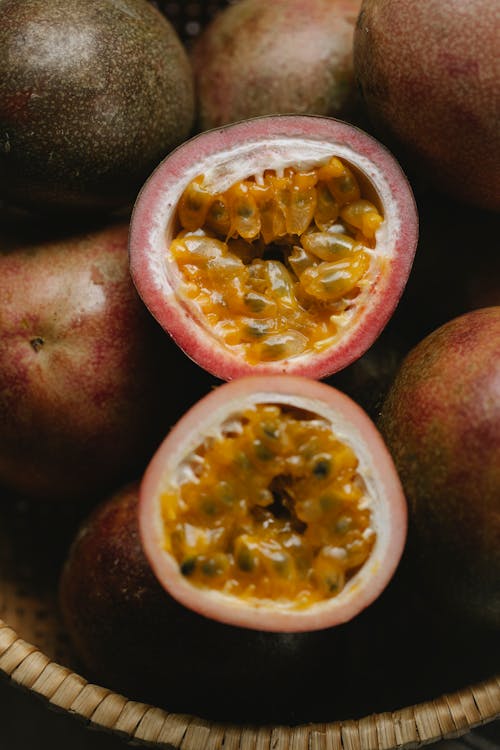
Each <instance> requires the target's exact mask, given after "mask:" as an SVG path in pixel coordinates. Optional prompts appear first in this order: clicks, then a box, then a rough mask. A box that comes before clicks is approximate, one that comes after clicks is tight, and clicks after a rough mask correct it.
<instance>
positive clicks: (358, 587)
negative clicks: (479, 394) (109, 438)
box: [139, 376, 406, 632]
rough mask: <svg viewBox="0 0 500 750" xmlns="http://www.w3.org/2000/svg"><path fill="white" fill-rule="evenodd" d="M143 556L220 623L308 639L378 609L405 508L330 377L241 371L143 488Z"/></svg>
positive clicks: (202, 407)
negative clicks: (327, 380)
mask: <svg viewBox="0 0 500 750" xmlns="http://www.w3.org/2000/svg"><path fill="white" fill-rule="evenodd" d="M140 499H141V500H140V509H139V526H140V532H141V538H142V543H143V548H144V551H145V553H146V556H147V557H148V559H149V561H150V563H151V566H152V568H153V571H154V572H155V574H156V576H157V578H158V580H159V581H160V583H161V584H162V585H163V586H164V587H165V589H166V590H167V591H168V592H169V593H170V594H171V595H172V597H173V598H174V599H177V600H178V601H179V602H180V603H181V604H183V605H185V606H186V607H189V608H190V609H193V610H194V611H196V612H198V613H200V614H202V615H204V616H206V617H209V618H212V619H215V620H217V621H220V622H224V623H228V624H230V625H236V626H239V627H245V628H251V629H256V630H263V631H277V632H305V631H312V630H318V629H323V628H330V627H332V626H334V625H339V624H340V623H343V622H347V621H349V620H350V619H352V618H353V617H354V616H355V615H356V614H358V613H359V612H360V611H361V610H363V609H364V608H365V607H366V606H368V605H369V604H370V603H371V602H372V601H374V600H375V599H376V598H377V597H378V595H379V594H380V593H381V592H382V590H383V589H384V588H385V586H386V585H387V583H388V582H389V580H390V578H391V577H392V574H393V573H394V570H395V569H396V566H397V564H398V562H399V559H400V556H401V554H402V550H403V545H404V541H405V534H406V525H405V521H406V508H405V501H404V497H403V494H402V491H401V486H400V484H399V480H398V477H397V474H396V471H395V469H394V466H393V464H392V461H391V459H390V457H389V454H388V453H387V450H386V448H385V445H384V443H383V441H382V439H381V437H380V435H379V433H378V432H377V430H376V428H375V427H374V425H373V423H372V422H371V420H370V419H369V417H368V416H367V415H366V413H365V412H364V411H363V410H362V409H361V408H360V407H358V406H357V404H355V402H353V401H352V400H351V399H349V398H348V397H347V396H345V395H344V394H342V393H341V392H339V391H337V390H335V389H333V388H331V387H330V386H328V385H326V384H325V383H318V382H317V381H313V380H309V379H306V378H297V377H293V376H272V377H265V376H249V377H247V378H240V379H239V380H235V381H233V382H231V383H226V384H224V385H222V386H220V387H219V388H217V389H216V390H214V391H212V392H211V393H210V394H209V395H208V396H206V397H205V398H204V399H202V400H201V401H199V402H198V403H197V404H196V405H195V406H194V407H193V408H192V409H191V410H190V411H189V412H188V413H187V414H186V415H184V417H183V418H182V419H181V420H180V421H179V422H178V423H177V425H176V426H175V427H174V428H173V430H172V431H171V432H170V434H169V435H168V436H167V438H166V439H165V440H164V442H163V443H162V444H161V446H160V447H159V449H158V451H157V452H156V454H155V456H154V457H153V459H152V461H151V463H150V464H149V466H148V468H147V470H146V473H145V475H144V478H143V480H142V483H141V489H140Z"/></svg>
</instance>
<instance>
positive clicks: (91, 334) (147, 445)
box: [0, 223, 207, 501]
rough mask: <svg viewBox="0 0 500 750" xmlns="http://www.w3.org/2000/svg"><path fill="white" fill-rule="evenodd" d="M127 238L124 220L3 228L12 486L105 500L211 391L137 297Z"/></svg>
mask: <svg viewBox="0 0 500 750" xmlns="http://www.w3.org/2000/svg"><path fill="white" fill-rule="evenodd" d="M42 237H44V238H45V239H44V240H43V241H42V240H41V238H42ZM127 237H128V224H126V223H119V224H115V225H111V226H106V227H102V226H101V227H100V228H99V229H94V231H92V232H88V233H81V234H77V235H74V234H71V235H69V236H64V237H62V236H60V237H59V238H58V239H57V240H54V239H52V240H50V241H49V240H48V239H47V237H46V234H45V231H44V232H41V231H40V235H38V234H37V233H36V232H33V233H32V236H31V238H30V239H29V241H28V240H26V241H24V242H20V241H19V236H18V235H17V233H16V232H15V231H13V232H11V234H10V236H9V237H8V238H7V237H6V236H4V235H3V233H2V238H1V241H0V299H1V300H2V310H1V315H0V483H1V484H3V485H5V486H6V487H7V488H9V490H10V491H11V492H17V493H19V494H20V495H23V496H26V497H31V498H47V499H59V500H67V501H71V500H77V499H78V500H85V499H87V500H89V499H90V500H91V499H95V500H97V499H98V497H99V496H100V495H101V494H104V493H108V492H109V491H111V490H112V489H113V488H114V487H115V486H117V484H120V483H121V482H122V481H125V480H126V479H127V478H134V477H135V476H136V475H137V473H138V472H140V471H141V470H142V469H143V468H144V466H145V465H146V462H147V461H148V460H149V458H150V456H151V453H152V452H153V450H155V448H156V447H157V445H158V444H159V442H160V440H161V438H162V437H163V435H164V432H165V429H166V427H167V426H168V425H169V424H170V423H171V422H175V421H176V420H177V419H178V418H179V416H180V414H181V413H182V409H183V408H187V406H188V405H190V404H191V401H190V398H193V400H194V399H195V398H196V393H197V390H196V389H197V388H198V387H200V388H202V389H203V390H202V391H201V392H205V391H206V388H207V384H206V383H204V384H203V385H201V378H200V376H201V375H202V374H203V375H204V373H202V371H200V370H199V368H196V367H195V366H194V365H192V363H190V362H189V360H187V358H186V357H184V356H183V355H182V353H181V352H179V351H178V348H177V347H175V346H174V345H173V344H172V345H171V346H167V347H165V344H166V343H167V344H168V343H169V342H165V340H164V339H165V337H164V334H163V331H162V330H161V329H160V327H159V326H157V325H156V323H155V321H154V320H153V319H152V318H151V316H150V315H149V314H148V312H147V310H146V309H145V308H144V305H143V304H142V302H141V300H140V298H139V297H138V295H137V293H136V291H135V288H134V285H133V283H132V281H131V279H130V274H129V269H128V254H127ZM16 238H17V239H16ZM191 365H192V367H191ZM191 369H192V370H194V371H195V372H194V373H193V372H191ZM198 373H199V376H198ZM193 375H195V376H196V377H193ZM187 382H190V384H191V393H190V394H189V395H188V394H187V392H186V390H187V389H186V386H185V384H186V383H187ZM172 393H175V398H174V397H173V395H172Z"/></svg>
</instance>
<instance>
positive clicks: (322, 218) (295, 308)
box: [129, 115, 418, 380]
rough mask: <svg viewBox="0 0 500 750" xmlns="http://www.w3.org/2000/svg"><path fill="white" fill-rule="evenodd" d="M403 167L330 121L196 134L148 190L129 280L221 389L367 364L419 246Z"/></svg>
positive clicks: (253, 123)
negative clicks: (238, 381) (253, 378)
mask: <svg viewBox="0 0 500 750" xmlns="http://www.w3.org/2000/svg"><path fill="white" fill-rule="evenodd" d="M417 225H418V220H417V213H416V209H415V204H414V200H413V195H412V192H411V189H410V187H409V185H408V182H407V180H406V178H405V176H404V175H403V173H402V171H401V169H400V167H399V165H398V164H397V162H396V161H395V160H394V159H393V157H392V156H391V155H390V153H388V152H387V151H386V150H385V148H384V147H383V146H381V145H380V144H379V143H378V142H377V141H375V140H374V139H373V138H371V137H370V136H369V135H367V134H366V133H364V132H363V131H361V130H359V129H358V128H355V127H354V126H352V125H349V124H347V123H344V122H340V121H338V120H334V119H332V118H323V117H314V116H293V115H291V116H275V117H262V118H255V119H252V120H248V121H245V122H241V123H236V124H233V125H229V126H226V127H224V128H221V129H219V130H213V131H208V132H206V133H202V134H199V135H198V136H196V137H194V138H192V139H191V140H189V141H187V142H186V143H184V144H183V145H182V146H181V147H179V148H178V149H177V150H176V151H175V152H174V153H172V154H171V155H170V156H169V157H167V158H166V159H165V160H164V161H163V162H162V163H161V164H160V165H159V166H158V168H157V169H156V170H155V171H154V172H153V174H152V175H151V176H150V178H149V180H148V181H147V182H146V184H145V185H144V187H143V188H142V190H141V192H140V194H139V196H138V199H137V201H136V204H135V206H134V210H133V214H132V219H131V232H130V243H129V249H130V259H131V272H132V277H133V279H134V282H135V284H136V287H137V289H138V291H139V294H140V295H141V297H142V299H143V300H144V302H145V304H146V305H147V307H148V308H149V310H150V311H151V312H152V313H153V315H154V316H155V317H156V319H157V320H158V321H159V323H160V324H161V325H162V326H163V328H164V329H165V330H166V331H168V332H169V333H170V335H171V336H172V337H173V338H174V340H175V341H176V342H177V343H178V344H179V346H180V347H181V348H182V349H183V350H184V351H185V352H186V354H187V355H188V356H190V357H191V358H192V359H193V360H194V361H195V362H197V363H198V364H199V365H200V366H201V367H203V368H204V369H206V370H207V371H208V372H210V373H212V374H213V375H215V376H216V377H218V378H220V379H221V380H231V379H232V378H235V377H240V376H242V375H246V374H251V373H252V374H253V373H259V374H263V373H266V374H276V373H284V372H286V373H293V374H297V375H304V376H311V377H316V378H321V377H324V376H327V375H329V374H331V373H333V372H335V371H337V370H340V369H342V368H343V367H345V366H347V365H348V364H350V363H351V362H353V361H354V360H355V359H357V358H358V357H359V356H360V355H361V354H362V353H363V352H364V351H365V350H366V349H367V348H368V347H369V346H370V345H371V344H372V343H373V341H374V340H375V339H376V338H377V336H378V335H379V333H380V332H381V330H382V329H383V327H384V326H385V324H386V323H387V321H388V320H389V318H390V316H391V314H392V313H393V311H394V309H395V307H396V305H397V302H398V300H399V298H400V296H401V294H402V292H403V289H404V286H405V283H406V280H407V277H408V274H409V272H410V269H411V265H412V262H413V256H414V252H415V246H416V242H417V231H418V230H417Z"/></svg>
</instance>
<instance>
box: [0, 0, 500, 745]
mask: <svg viewBox="0 0 500 750" xmlns="http://www.w3.org/2000/svg"><path fill="white" fill-rule="evenodd" d="M233 1H234V0H233ZM226 4H227V2H221V1H219V2H209V1H208V0H201V2H187V1H186V2H180V3H176V2H167V1H162V0H160V1H159V2H157V3H156V5H158V6H160V7H162V9H163V10H164V11H165V12H166V13H167V15H168V16H169V17H170V19H171V20H172V22H173V24H174V25H175V27H176V28H177V30H178V32H179V34H180V35H181V37H182V38H183V39H184V40H185V42H186V44H188V45H189V42H190V40H191V39H193V38H194V37H195V36H196V35H197V34H198V33H199V31H200V29H201V28H202V27H203V26H204V25H205V23H206V22H207V21H208V20H209V19H210V18H211V17H212V16H213V15H214V14H215V13H216V12H217V10H218V9H219V8H220V7H222V6H223V5H226ZM80 512H81V516H80V517H74V516H71V515H70V514H69V513H68V515H67V516H64V514H61V512H60V511H59V510H58V511H57V512H56V513H55V514H54V511H53V510H50V509H49V510H47V509H40V508H38V509H33V508H29V507H28V506H26V505H23V504H21V505H19V504H17V505H13V504H12V503H11V502H5V503H3V504H2V502H1V501H0V671H3V672H4V673H5V674H6V675H7V676H10V678H11V679H12V681H13V682H14V683H16V684H18V685H19V686H22V687H24V688H26V689H28V690H30V691H32V692H33V693H35V694H38V695H39V696H41V697H43V698H44V699H46V700H47V702H48V705H49V706H50V707H51V708H53V709H56V710H62V711H65V712H69V713H70V714H73V715H74V716H75V717H79V718H80V719H81V720H83V721H85V722H88V723H89V724H90V725H91V726H93V727H96V728H100V729H103V730H107V731H110V732H113V733H117V734H119V735H121V736H123V737H124V738H125V739H127V740H128V741H130V742H133V743H146V744H149V745H151V746H154V747H165V748H182V750H202V749H205V748H206V750H212V749H213V750H217V749H222V748H224V750H271V748H273V750H281V749H282V750H285V749H286V750H384V749H387V750H389V749H392V748H409V747H418V746H421V745H425V744H428V743H431V742H435V741H437V740H440V739H444V738H450V737H457V736H460V735H463V734H465V733H466V732H468V731H469V730H471V728H473V727H476V726H478V725H480V724H484V723H486V722H489V721H492V720H493V719H495V718H498V717H499V716H500V676H496V677H491V678H489V679H485V680H482V681H480V682H476V683H475V684H469V685H467V686H466V687H463V688H462V689H459V690H456V691H454V692H450V693H446V694H442V695H440V696H439V697H437V698H436V697H434V698H432V699H430V700H426V701H424V702H420V703H417V704H414V705H408V706H407V707H404V708H401V709H398V710H388V711H384V712H383V713H370V714H369V715H366V716H364V717H361V718H359V719H356V720H354V719H349V720H346V721H340V720H338V721H333V722H325V723H303V724H300V725H297V726H285V725H279V726H257V725H256V726H241V725H236V724H234V725H233V724H225V723H220V722H211V721H208V720H205V719H202V718H200V717H197V716H193V715H187V714H182V715H181V714H176V713H169V712H167V711H166V710H164V709H161V708H159V707H156V706H152V705H147V704H145V703H140V702H137V701H134V700H129V699H128V698H127V697H125V696H122V695H119V694H117V693H114V692H112V691H111V690H109V689H107V688H105V687H100V686H99V685H94V684H90V683H89V682H88V681H87V680H86V679H85V677H83V676H81V675H80V674H79V673H78V672H77V671H74V669H75V664H76V662H75V661H74V657H73V655H72V653H71V649H70V645H69V643H68V640H67V638H66V635H65V633H64V629H63V627H62V624H61V623H60V621H59V615H58V609H57V576H58V571H59V569H60V564H61V561H62V559H63V557H64V555H65V553H66V551H67V546H68V545H69V542H70V540H71V539H72V536H73V533H74V531H75V529H76V528H77V524H78V523H79V522H80V520H81V517H82V516H83V514H84V513H85V510H84V509H81V511H80ZM56 516H57V522H55V520H54V519H55V518H56ZM2 534H5V538H2V536H1V535H2ZM35 644H36V645H35ZM409 679H411V675H410V676H409Z"/></svg>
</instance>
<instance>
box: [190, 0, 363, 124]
mask: <svg viewBox="0 0 500 750" xmlns="http://www.w3.org/2000/svg"><path fill="white" fill-rule="evenodd" d="M360 4H361V0H307V2H305V0H275V1H274V2H268V0H241V1H240V2H238V3H235V4H234V5H232V6H229V7H228V8H225V9H224V10H222V11H221V12H220V13H219V14H218V15H217V16H216V17H215V19H214V20H213V21H212V23H211V24H209V25H208V26H207V27H206V28H205V30H204V31H203V32H202V34H201V35H200V37H199V38H198V40H197V41H196V43H195V45H194V49H193V54H192V60H193V69H194V73H195V83H196V92H197V97H198V126H199V128H200V129H201V130H206V129H208V128H212V127H217V126H219V125H224V124H227V123H230V122H235V121H237V120H243V119H246V118H249V117H254V116H257V115H268V114H276V113H296V114H318V115H333V116H341V117H342V116H346V114H347V113H348V112H349V111H350V110H351V109H352V108H353V106H354V103H355V86H354V77H353V62H352V43H353V34H354V25H355V22H356V18H357V14H358V11H359V7H360Z"/></svg>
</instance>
